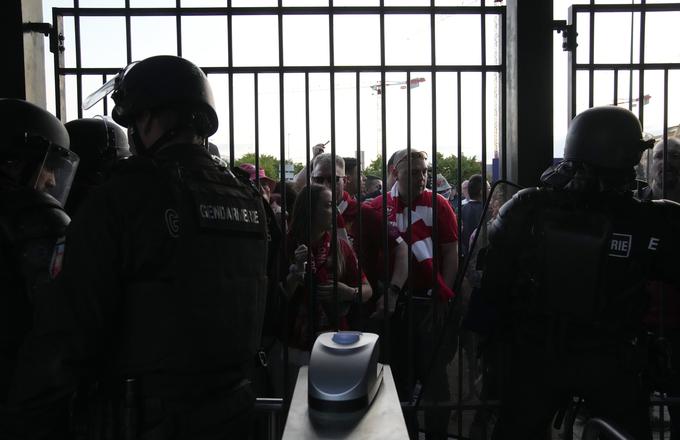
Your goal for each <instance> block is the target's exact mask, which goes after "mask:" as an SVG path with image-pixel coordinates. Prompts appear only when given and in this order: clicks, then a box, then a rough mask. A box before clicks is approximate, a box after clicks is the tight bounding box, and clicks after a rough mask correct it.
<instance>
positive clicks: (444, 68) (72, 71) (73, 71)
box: [57, 64, 505, 75]
mask: <svg viewBox="0 0 680 440" xmlns="http://www.w3.org/2000/svg"><path fill="white" fill-rule="evenodd" d="M121 67H124V66H121ZM202 69H203V71H204V72H205V73H206V74H207V75H210V74H229V73H280V72H283V73H347V72H349V73H357V72H359V73H364V72H367V73H371V72H381V71H385V72H402V73H403V72H421V73H432V72H473V73H484V72H502V71H504V69H505V67H504V66H503V65H502V64H500V65H496V66H494V65H486V66H482V65H479V66H470V65H465V66H456V65H438V66H429V65H428V66H424V65H416V66H404V65H398V66H397V65H395V66H383V67H381V66H332V67H331V66H284V67H279V66H271V67H269V66H263V67H259V66H258V67H253V66H246V67H202ZM119 71H120V69H119V68H99V67H84V68H80V69H78V68H75V67H62V68H58V69H57V73H58V74H59V75H103V74H107V75H109V74H116V73H118V72H119Z"/></svg>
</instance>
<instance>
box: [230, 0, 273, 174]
mask: <svg viewBox="0 0 680 440" xmlns="http://www.w3.org/2000/svg"><path fill="white" fill-rule="evenodd" d="M227 9H228V12H227V64H228V67H229V74H228V75H227V89H228V90H229V103H228V107H229V108H228V110H229V166H230V167H231V168H234V159H235V158H234V154H235V153H234V72H233V68H234V55H233V52H234V51H233V46H234V44H233V40H234V39H233V31H232V27H233V26H232V21H233V20H232V19H233V15H232V11H231V0H227ZM280 21H281V20H279V39H280V38H281V23H280ZM280 46H281V43H280V42H279V47H280ZM279 50H280V49H279Z"/></svg>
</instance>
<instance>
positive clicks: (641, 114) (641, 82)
mask: <svg viewBox="0 0 680 440" xmlns="http://www.w3.org/2000/svg"><path fill="white" fill-rule="evenodd" d="M646 3H647V2H646V0H640V6H641V7H642V8H641V9H640V73H639V74H638V119H640V124H642V127H643V128H644V126H645V102H644V94H645V66H644V64H645V22H646V14H645V4H646ZM631 81H632V78H631Z"/></svg>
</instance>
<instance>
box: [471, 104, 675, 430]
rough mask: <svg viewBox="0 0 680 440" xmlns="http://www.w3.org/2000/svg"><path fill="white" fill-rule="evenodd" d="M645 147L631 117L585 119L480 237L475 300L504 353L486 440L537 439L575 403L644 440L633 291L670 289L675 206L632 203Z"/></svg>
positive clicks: (644, 395)
mask: <svg viewBox="0 0 680 440" xmlns="http://www.w3.org/2000/svg"><path fill="white" fill-rule="evenodd" d="M650 146H651V145H650V142H649V141H644V140H643V139H642V131H641V127H640V123H639V121H638V120H637V118H636V117H635V115H633V113H631V112H629V111H627V110H624V109H621V108H617V107H598V108H592V109H589V110H586V111H585V112H583V113H581V114H580V115H578V116H577V117H576V118H575V119H574V120H573V121H572V122H571V125H570V127H569V131H568V133H567V140H566V146H565V153H564V156H565V157H564V159H565V160H564V162H563V163H561V164H559V165H557V166H556V167H553V168H551V169H549V170H548V171H546V172H545V173H544V174H543V176H542V181H543V183H544V185H545V186H544V187H543V188H540V189H538V188H529V189H525V190H522V191H520V192H519V193H517V194H516V195H515V196H514V197H513V198H512V200H510V201H509V202H508V203H506V204H505V205H504V206H503V207H502V208H501V210H500V214H499V216H498V217H497V218H496V220H495V221H494V222H493V224H492V226H491V227H490V228H489V240H490V243H491V245H490V248H489V252H488V255H487V265H486V268H485V272H484V276H483V279H482V290H481V295H482V301H483V303H484V304H485V305H486V307H487V311H488V312H489V313H490V314H491V315H494V316H496V317H498V321H497V322H496V327H495V328H493V329H492V334H491V336H492V337H493V338H495V340H496V342H498V343H499V344H500V345H501V346H502V347H504V348H505V351H506V352H508V353H510V357H509V359H510V361H509V364H505V365H504V368H505V380H504V382H503V386H502V388H501V392H502V396H501V403H502V408H501V415H500V419H499V420H498V423H497V425H496V431H495V438H497V439H514V438H519V437H521V438H526V439H539V438H544V436H545V432H546V429H547V428H548V426H549V424H550V421H551V420H552V418H553V416H554V414H555V412H556V410H557V409H558V408H559V407H560V406H561V405H564V404H566V403H567V402H570V401H571V398H572V396H575V395H576V396H580V397H583V398H584V400H585V402H586V404H587V405H588V408H589V413H590V415H591V416H597V417H603V418H605V419H607V420H609V421H610V422H613V423H614V424H615V425H618V426H619V427H620V428H622V430H623V431H625V432H627V433H628V434H629V435H631V436H632V438H636V439H646V438H651V437H650V429H649V416H648V406H647V405H648V390H647V388H646V387H645V386H644V384H643V383H642V381H641V377H642V373H643V371H644V368H645V365H644V360H645V358H646V352H645V349H644V344H643V341H644V327H643V324H642V321H643V319H642V318H643V316H644V313H645V310H646V296H645V294H644V286H645V280H647V279H660V280H665V281H668V282H671V283H673V284H674V285H676V286H677V285H678V284H679V283H680V278H679V274H680V272H679V271H678V270H677V264H676V263H675V262H676V261H677V259H676V258H674V255H675V253H676V252H677V249H678V244H679V241H680V205H678V204H676V203H673V202H670V201H643V202H641V201H639V200H636V199H634V198H633V197H632V192H631V191H630V190H629V188H632V186H633V183H634V179H635V173H634V169H633V167H634V166H635V165H636V164H637V163H638V162H639V160H640V157H641V154H642V152H643V150H645V149H646V148H649V147H650Z"/></svg>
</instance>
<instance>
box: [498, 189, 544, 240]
mask: <svg viewBox="0 0 680 440" xmlns="http://www.w3.org/2000/svg"><path fill="white" fill-rule="evenodd" d="M550 193H551V190H550V189H547V188H537V187H531V188H525V189H522V190H520V191H519V192H517V193H516V194H515V195H514V196H512V198H511V199H510V200H508V201H507V202H506V203H505V204H504V205H503V206H502V207H501V209H500V211H499V212H498V216H497V217H496V219H495V220H494V221H493V222H492V223H491V226H490V228H489V241H490V242H491V243H492V244H494V245H499V246H503V245H510V244H511V242H513V241H514V240H516V239H518V234H517V233H518V232H519V230H520V229H521V228H522V227H524V226H526V225H527V224H528V223H529V222H527V220H528V219H530V217H531V213H532V211H533V210H534V208H536V207H537V206H539V205H540V204H541V203H542V202H543V201H544V200H546V199H547V198H549V197H550Z"/></svg>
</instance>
